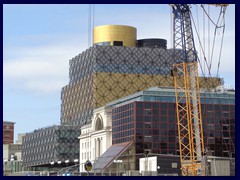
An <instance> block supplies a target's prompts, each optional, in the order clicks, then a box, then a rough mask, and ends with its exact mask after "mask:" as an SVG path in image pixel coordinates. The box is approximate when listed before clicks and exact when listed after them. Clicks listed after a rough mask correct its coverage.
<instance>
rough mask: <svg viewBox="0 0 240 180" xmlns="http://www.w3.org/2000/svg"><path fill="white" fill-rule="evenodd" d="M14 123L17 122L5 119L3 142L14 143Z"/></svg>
mask: <svg viewBox="0 0 240 180" xmlns="http://www.w3.org/2000/svg"><path fill="white" fill-rule="evenodd" d="M14 124H15V122H10V121H3V144H13V143H14Z"/></svg>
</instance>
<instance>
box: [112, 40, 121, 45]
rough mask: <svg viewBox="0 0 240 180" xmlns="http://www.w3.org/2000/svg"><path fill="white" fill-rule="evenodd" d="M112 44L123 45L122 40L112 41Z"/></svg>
mask: <svg viewBox="0 0 240 180" xmlns="http://www.w3.org/2000/svg"><path fill="white" fill-rule="evenodd" d="M113 46H123V42H122V41H113Z"/></svg>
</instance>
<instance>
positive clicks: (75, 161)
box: [73, 159, 78, 173]
mask: <svg viewBox="0 0 240 180" xmlns="http://www.w3.org/2000/svg"><path fill="white" fill-rule="evenodd" d="M73 162H74V163H75V167H74V168H77V169H78V167H77V163H78V159H74V160H73ZM74 171H75V170H74ZM77 172H78V171H77ZM73 173H74V172H73Z"/></svg>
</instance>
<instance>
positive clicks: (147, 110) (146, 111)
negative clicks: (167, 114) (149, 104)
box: [144, 109, 152, 115]
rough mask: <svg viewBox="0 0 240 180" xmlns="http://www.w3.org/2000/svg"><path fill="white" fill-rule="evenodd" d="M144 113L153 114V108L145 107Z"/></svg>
mask: <svg viewBox="0 0 240 180" xmlns="http://www.w3.org/2000/svg"><path fill="white" fill-rule="evenodd" d="M144 114H145V115H151V114H152V111H151V109H144Z"/></svg>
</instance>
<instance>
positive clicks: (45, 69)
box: [3, 4, 235, 141]
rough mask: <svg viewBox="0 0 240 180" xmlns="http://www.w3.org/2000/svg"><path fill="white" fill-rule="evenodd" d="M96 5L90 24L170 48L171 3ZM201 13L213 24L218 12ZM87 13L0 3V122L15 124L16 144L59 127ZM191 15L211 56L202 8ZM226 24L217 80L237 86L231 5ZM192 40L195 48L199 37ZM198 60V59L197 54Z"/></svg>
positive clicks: (83, 44) (84, 44)
mask: <svg viewBox="0 0 240 180" xmlns="http://www.w3.org/2000/svg"><path fill="white" fill-rule="evenodd" d="M94 7H95V8H94V9H95V13H94V23H92V24H93V26H98V25H106V24H118V25H129V26H133V27H135V28H137V38H138V39H143V38H163V39H166V40H167V42H168V44H167V48H172V40H171V39H172V35H171V34H172V23H171V17H172V15H171V8H170V6H169V5H167V4H112V5H110V4H96V5H95V6H94ZM204 7H205V6H204ZM205 9H206V10H207V12H208V13H209V14H210V17H211V19H212V20H213V21H216V20H217V17H218V13H219V8H217V7H213V6H212V7H210V8H208V7H207V6H206V7H205ZM88 10H89V5H88V4H72V5H70V4H69V5H68V4H62V5H60V4H59V5H58V4H52V5H51V4H46V5H44V4H41V5H39V4H17V5H14V4H4V5H3V120H4V121H13V122H15V123H16V124H15V135H14V137H15V141H16V140H17V135H18V133H27V132H32V131H33V130H35V129H38V128H42V127H47V126H51V125H54V124H56V125H58V124H60V111H61V99H60V98H61V88H62V87H64V86H65V85H67V84H68V81H69V79H68V71H69V60H70V59H72V58H73V57H75V56H77V55H78V54H80V53H81V52H82V51H84V50H86V49H87V48H88V47H89V44H88V32H89V31H88V27H89V24H88V22H89V21H88V20H89V17H88V14H89V12H88ZM192 14H193V18H194V19H195V20H196V22H195V23H196V27H198V28H199V29H198V32H199V34H200V36H202V38H200V40H201V42H202V46H204V47H205V49H206V52H208V54H211V51H209V50H208V49H209V48H208V47H210V46H208V44H212V42H213V36H211V38H210V39H208V38H206V34H208V33H210V34H213V32H214V29H213V27H211V23H208V21H207V19H203V18H202V17H203V13H202V10H201V8H200V6H196V5H192ZM197 20H199V23H197V22H198V21H197ZM92 22H93V21H92ZM203 22H205V23H203ZM225 23H226V27H225V34H224V42H223V47H222V55H221V63H220V69H219V77H221V78H224V81H225V84H226V85H231V86H232V87H235V5H233V4H231V5H230V6H228V8H227V11H226V14H225ZM203 27H205V28H203ZM203 29H205V30H203ZM204 34H205V38H204V37H203V35H204ZM220 34H221V30H218V31H217V36H216V41H215V44H216V47H215V48H214V54H216V55H215V56H213V63H212V64H213V65H212V71H211V74H212V75H213V76H214V75H216V72H217V70H216V67H217V64H218V59H219V57H218V54H219V52H220V51H219V44H220V43H219V42H220V41H219V42H217V40H219V39H220V40H221V36H220ZM194 38H195V43H196V48H197V50H199V48H200V46H199V44H198V38H197V37H194ZM209 41H210V43H207V42H209ZM215 50H216V51H215ZM209 52H210V53H209ZM199 57H200V61H201V58H202V57H201V55H199ZM207 57H209V55H207Z"/></svg>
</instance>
